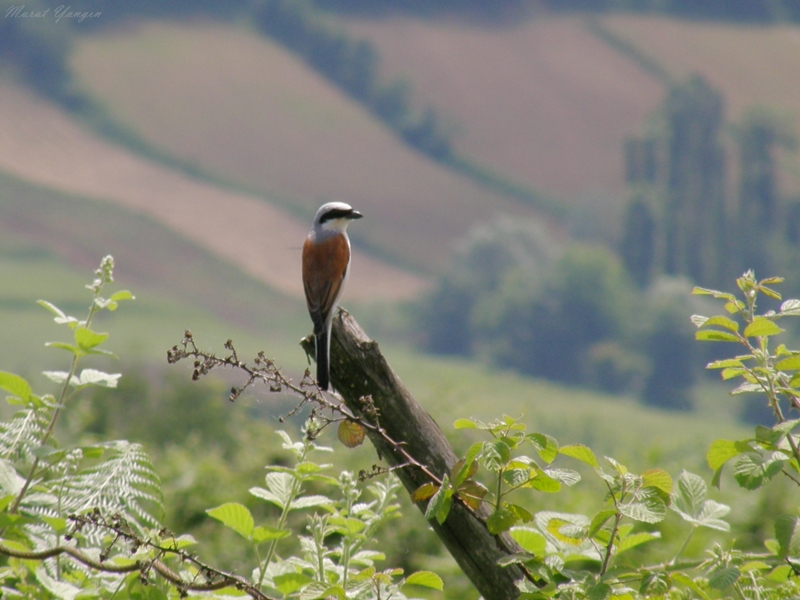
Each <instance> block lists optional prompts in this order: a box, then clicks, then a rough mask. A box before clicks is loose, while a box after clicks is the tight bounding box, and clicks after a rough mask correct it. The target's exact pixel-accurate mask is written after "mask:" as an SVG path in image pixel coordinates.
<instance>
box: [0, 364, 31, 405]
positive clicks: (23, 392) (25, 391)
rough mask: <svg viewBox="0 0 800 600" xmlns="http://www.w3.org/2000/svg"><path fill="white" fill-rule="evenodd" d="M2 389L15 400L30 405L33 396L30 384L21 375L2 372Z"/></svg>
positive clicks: (0, 374)
mask: <svg viewBox="0 0 800 600" xmlns="http://www.w3.org/2000/svg"><path fill="white" fill-rule="evenodd" d="M0 389H4V390H5V391H7V392H8V393H9V394H11V395H12V396H14V397H15V398H19V399H20V400H22V401H23V402H24V403H26V404H27V403H28V401H29V400H30V398H31V394H33V390H32V389H31V386H30V384H28V382H27V381H25V380H24V379H23V378H22V377H20V376H19V375H15V374H14V373H7V372H5V371H0Z"/></svg>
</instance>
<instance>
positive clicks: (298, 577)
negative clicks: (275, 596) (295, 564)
mask: <svg viewBox="0 0 800 600" xmlns="http://www.w3.org/2000/svg"><path fill="white" fill-rule="evenodd" d="M272 581H273V582H274V584H275V589H276V590H278V591H279V592H280V593H281V594H283V595H284V596H288V595H289V594H293V593H294V592H297V591H299V590H301V589H302V588H303V587H304V586H306V585H308V584H309V583H311V582H312V581H313V580H312V579H311V578H310V577H309V576H308V575H303V574H302V573H284V574H283V575H276V576H275V577H274V578H273V580H272Z"/></svg>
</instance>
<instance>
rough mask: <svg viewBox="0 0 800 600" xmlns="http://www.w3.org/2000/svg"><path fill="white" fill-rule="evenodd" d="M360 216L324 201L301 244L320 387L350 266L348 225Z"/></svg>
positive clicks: (327, 375)
mask: <svg viewBox="0 0 800 600" xmlns="http://www.w3.org/2000/svg"><path fill="white" fill-rule="evenodd" d="M362 216H363V215H362V214H361V213H359V212H357V211H355V210H353V208H352V207H351V206H350V205H348V204H345V203H344V202H328V203H327V204H323V205H322V206H320V207H319V210H317V214H316V216H315V217H314V227H313V228H312V229H311V233H309V234H308V237H307V238H306V241H305V244H303V288H304V289H305V292H306V305H307V306H308V313H309V314H310V315H311V321H312V322H313V323H314V338H315V342H316V348H317V385H319V388H320V389H321V390H327V389H328V383H329V380H330V366H329V365H330V337H331V324H332V323H333V315H334V313H335V312H336V307H337V305H338V304H339V297H340V296H341V295H342V290H343V289H344V284H345V281H347V275H348V271H349V267H350V240H349V239H348V237H347V226H348V225H349V224H350V221H353V220H355V219H360V218H361V217H362Z"/></svg>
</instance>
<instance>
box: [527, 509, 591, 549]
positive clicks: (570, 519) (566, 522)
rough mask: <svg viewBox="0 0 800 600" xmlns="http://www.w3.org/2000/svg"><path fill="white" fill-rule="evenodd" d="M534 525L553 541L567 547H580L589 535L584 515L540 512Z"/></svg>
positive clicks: (587, 523) (587, 521)
mask: <svg viewBox="0 0 800 600" xmlns="http://www.w3.org/2000/svg"><path fill="white" fill-rule="evenodd" d="M536 524H537V525H538V526H539V528H540V529H541V528H542V527H543V528H544V531H546V532H547V533H549V534H550V535H551V536H552V538H551V539H553V540H555V541H558V542H561V543H563V544H567V545H568V546H573V547H574V546H580V545H582V544H583V543H584V542H585V541H586V539H587V536H588V534H589V528H588V526H589V519H587V518H586V517H585V516H584V515H573V514H568V513H549V512H540V513H538V514H537V515H536Z"/></svg>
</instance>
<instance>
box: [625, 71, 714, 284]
mask: <svg viewBox="0 0 800 600" xmlns="http://www.w3.org/2000/svg"><path fill="white" fill-rule="evenodd" d="M655 122H656V123H657V124H656V125H655V127H653V131H650V132H648V133H647V134H646V135H645V136H643V137H640V138H632V139H629V140H628V141H627V142H626V144H625V162H626V177H627V180H628V182H629V183H630V184H631V185H632V186H634V189H635V190H636V192H635V193H636V194H637V195H640V194H644V195H645V196H647V197H648V198H650V202H651V204H650V206H646V205H644V204H642V203H641V202H638V201H635V200H634V201H633V203H632V204H631V205H630V207H629V209H628V212H627V214H626V222H625V228H624V233H623V236H624V240H623V246H624V248H623V256H624V258H625V264H626V266H627V267H628V269H629V271H630V273H631V275H632V276H633V277H634V279H635V280H636V281H637V282H639V283H640V284H641V283H642V282H646V281H647V277H648V276H649V275H648V273H649V274H650V275H652V274H657V273H667V274H670V275H686V276H688V277H691V278H692V279H694V280H695V281H705V282H708V281H711V282H718V281H719V280H720V279H722V278H723V277H724V275H725V272H726V264H727V255H728V247H727V243H728V242H727V236H726V235H725V234H724V231H725V224H726V220H727V214H726V196H725V178H726V167H725V152H724V149H723V146H722V141H721V132H722V126H723V102H722V96H721V95H720V93H719V92H717V91H716V90H714V89H712V88H711V87H710V86H709V85H708V84H707V83H706V82H705V81H704V80H703V79H702V78H701V77H699V76H693V77H690V78H689V79H687V80H686V81H684V82H682V83H678V84H675V85H673V86H672V88H670V90H669V92H668V94H667V97H666V99H665V101H664V104H663V106H662V108H661V109H660V111H659V113H658V114H657V116H656V119H655ZM650 219H652V236H650V239H652V240H653V241H652V242H651V243H652V244H653V247H652V248H649V247H648V242H647V239H646V238H645V231H647V230H649V228H650V227H651V225H650V223H651V221H650ZM643 261H644V262H643ZM647 261H652V263H651V265H650V266H648V265H647V264H646V263H647Z"/></svg>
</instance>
